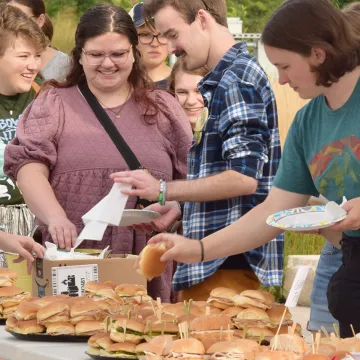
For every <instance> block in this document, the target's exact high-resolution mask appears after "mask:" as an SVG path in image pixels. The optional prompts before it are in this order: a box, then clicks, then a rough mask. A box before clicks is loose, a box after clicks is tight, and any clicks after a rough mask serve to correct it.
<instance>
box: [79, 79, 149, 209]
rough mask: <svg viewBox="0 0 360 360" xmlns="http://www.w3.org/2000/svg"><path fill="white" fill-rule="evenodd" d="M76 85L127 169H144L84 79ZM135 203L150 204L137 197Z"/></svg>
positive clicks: (144, 205)
mask: <svg viewBox="0 0 360 360" xmlns="http://www.w3.org/2000/svg"><path fill="white" fill-rule="evenodd" d="M78 87H79V89H80V91H81V93H82V94H83V96H84V98H85V100H86V101H87V103H88V104H89V106H90V107H91V109H92V111H93V112H94V114H95V115H96V117H97V119H98V120H99V122H100V124H101V125H102V126H103V128H104V129H105V131H106V132H107V134H108V135H109V136H110V138H111V140H112V142H113V143H114V145H115V146H116V148H117V149H118V150H119V153H120V154H121V155H122V157H123V158H124V160H125V162H126V163H127V165H128V166H129V169H130V170H138V169H144V167H143V166H142V165H141V164H140V162H139V160H138V159H137V157H136V156H135V154H134V153H133V151H132V150H131V149H130V147H129V145H128V144H127V142H126V141H125V140H124V138H123V137H122V136H121V134H120V133H119V131H118V129H117V128H116V126H115V125H114V123H113V122H112V121H111V119H110V118H109V116H108V114H107V113H106V112H105V110H104V109H103V107H102V106H101V105H100V103H99V102H98V100H97V99H96V97H95V96H94V94H93V93H92V92H91V91H90V89H89V87H88V85H87V83H86V82H85V81H83V82H80V83H79V84H78ZM137 204H138V205H139V206H140V208H144V207H146V206H148V205H150V204H151V202H150V201H148V200H145V199H141V198H139V197H138V201H137Z"/></svg>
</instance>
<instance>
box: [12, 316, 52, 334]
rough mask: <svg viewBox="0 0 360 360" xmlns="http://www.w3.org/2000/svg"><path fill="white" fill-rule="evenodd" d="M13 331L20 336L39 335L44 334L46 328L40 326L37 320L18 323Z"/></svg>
mask: <svg viewBox="0 0 360 360" xmlns="http://www.w3.org/2000/svg"><path fill="white" fill-rule="evenodd" d="M13 331H14V332H16V333H18V334H38V333H43V332H44V331H45V327H44V326H42V325H40V324H38V323H37V321H36V320H35V319H34V320H23V321H18V322H17V323H16V324H15V325H14V326H13Z"/></svg>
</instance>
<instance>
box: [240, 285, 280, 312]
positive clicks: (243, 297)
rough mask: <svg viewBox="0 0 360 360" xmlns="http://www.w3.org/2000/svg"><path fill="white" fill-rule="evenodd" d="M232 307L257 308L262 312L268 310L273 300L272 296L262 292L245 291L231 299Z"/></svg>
mask: <svg viewBox="0 0 360 360" xmlns="http://www.w3.org/2000/svg"><path fill="white" fill-rule="evenodd" d="M233 301H234V305H236V306H241V307H244V308H248V307H257V308H260V309H263V310H267V309H270V308H271V307H272V306H273V304H274V302H275V298H274V296H273V295H272V294H270V293H269V292H267V291H263V290H245V291H243V292H241V293H240V295H235V296H234V297H233Z"/></svg>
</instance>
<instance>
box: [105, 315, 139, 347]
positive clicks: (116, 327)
mask: <svg viewBox="0 0 360 360" xmlns="http://www.w3.org/2000/svg"><path fill="white" fill-rule="evenodd" d="M144 330H145V325H144V324H143V323H142V322H140V321H138V320H133V319H124V318H118V319H117V320H116V322H115V323H113V324H112V328H111V331H110V338H111V339H112V340H113V341H115V342H123V341H125V342H130V343H134V344H136V345H137V344H139V343H140V342H141V340H142V339H143V336H144Z"/></svg>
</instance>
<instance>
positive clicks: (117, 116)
mask: <svg viewBox="0 0 360 360" xmlns="http://www.w3.org/2000/svg"><path fill="white" fill-rule="evenodd" d="M130 94H131V86H130V87H129V91H128V94H127V96H126V99H125V101H124V102H123V103H122V104H121V105H120V110H119V111H118V112H116V111H114V110H112V109H110V108H109V107H108V106H106V105H105V104H103V103H102V102H101V101H100V100H99V99H98V98H96V99H97V101H98V102H99V103H100V104H101V105H102V107H104V108H105V109H107V110H109V111H111V112H112V113H113V114H115V117H116V118H117V119H120V117H121V115H120V113H121V110H122V109H123V107H124V105H125V104H126V102H127V101H128V100H129V97H130Z"/></svg>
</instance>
